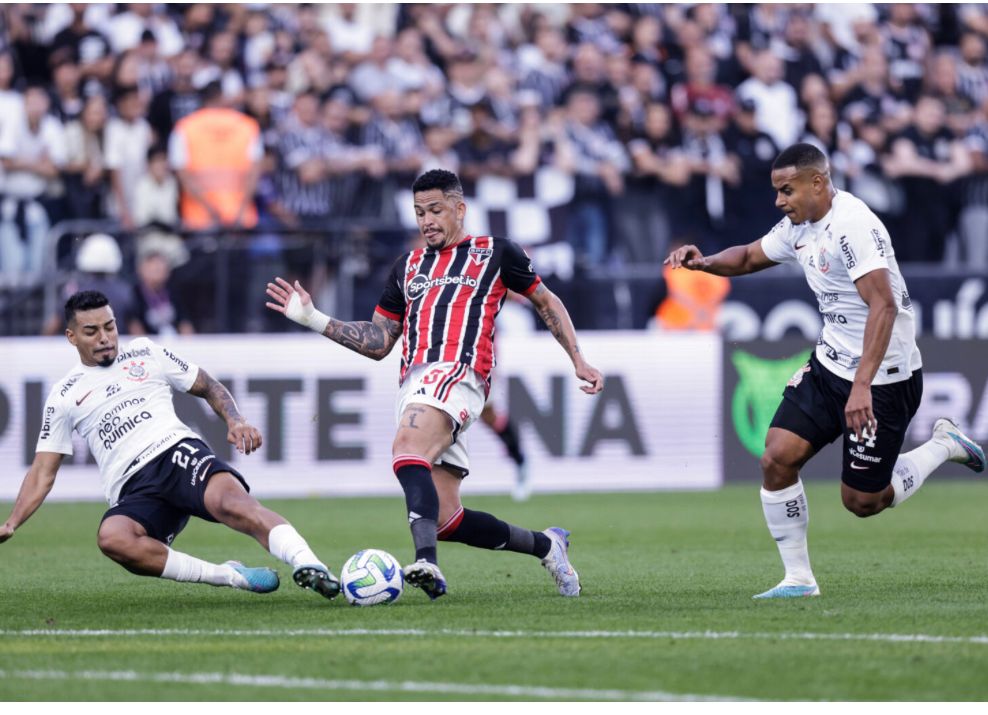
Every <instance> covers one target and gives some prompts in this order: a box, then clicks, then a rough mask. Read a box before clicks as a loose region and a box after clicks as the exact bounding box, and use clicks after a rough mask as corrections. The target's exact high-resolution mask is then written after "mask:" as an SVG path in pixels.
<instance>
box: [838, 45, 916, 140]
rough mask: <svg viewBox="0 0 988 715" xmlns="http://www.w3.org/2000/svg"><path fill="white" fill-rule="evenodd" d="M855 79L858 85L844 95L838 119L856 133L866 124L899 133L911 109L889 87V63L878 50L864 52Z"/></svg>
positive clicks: (901, 96) (868, 49) (869, 48)
mask: <svg viewBox="0 0 988 715" xmlns="http://www.w3.org/2000/svg"><path fill="white" fill-rule="evenodd" d="M857 77H858V81H857V83H856V84H855V85H854V86H853V87H851V88H850V89H849V90H848V91H847V93H846V94H845V95H844V98H843V104H842V105H841V117H842V118H843V119H846V120H847V121H848V122H850V123H851V126H853V127H854V128H855V129H856V130H860V129H861V127H862V126H863V125H865V124H881V126H882V128H883V129H885V131H888V132H899V131H902V130H903V129H904V128H905V127H906V125H907V124H908V122H909V118H910V114H911V111H910V105H909V102H908V100H907V99H906V98H905V96H904V95H902V94H901V92H899V91H897V90H896V89H894V88H893V87H892V86H891V85H890V84H889V72H888V62H887V61H886V59H885V55H884V53H883V52H882V49H881V48H880V47H878V46H869V47H866V48H865V49H864V51H863V52H862V55H861V67H860V68H859V70H858V72H857Z"/></svg>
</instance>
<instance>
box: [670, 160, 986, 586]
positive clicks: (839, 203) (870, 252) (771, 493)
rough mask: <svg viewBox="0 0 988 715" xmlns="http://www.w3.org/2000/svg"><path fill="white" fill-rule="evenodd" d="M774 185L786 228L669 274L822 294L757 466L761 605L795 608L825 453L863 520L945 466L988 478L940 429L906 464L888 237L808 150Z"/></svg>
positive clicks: (913, 394)
mask: <svg viewBox="0 0 988 715" xmlns="http://www.w3.org/2000/svg"><path fill="white" fill-rule="evenodd" d="M771 178H772V186H773V187H774V188H775V190H776V192H777V193H776V201H775V205H776V206H777V207H778V208H779V209H781V210H782V212H783V213H784V214H786V217H785V218H784V219H782V221H780V222H779V223H778V224H777V225H776V226H775V227H774V228H773V229H772V230H771V231H770V232H769V233H768V234H767V235H765V236H763V237H762V238H760V239H758V240H757V241H755V242H754V243H750V244H748V245H742V246H734V247H732V248H728V249H726V250H724V251H721V252H720V253H717V254H716V255H713V256H707V257H704V256H703V254H702V253H701V252H700V251H699V249H697V247H696V246H683V247H682V248H679V249H677V250H676V251H674V252H673V253H672V254H670V256H669V258H667V259H666V263H668V264H670V265H671V266H672V267H673V268H688V269H690V270H700V271H706V272H708V273H714V274H717V275H722V276H739V275H744V274H747V273H754V272H755V271H760V270H762V269H764V268H768V267H770V266H774V265H776V264H778V263H783V262H793V263H798V264H799V265H800V266H801V267H802V269H803V271H804V273H805V274H806V280H807V282H808V283H809V285H810V288H811V289H812V290H813V292H814V293H815V294H816V297H817V301H818V303H819V306H820V314H821V315H822V317H823V332H822V333H821V335H820V338H819V340H818V342H817V348H816V351H815V353H814V354H813V355H812V356H811V357H810V360H809V362H808V363H807V364H806V365H805V366H804V367H802V368H800V369H799V370H798V371H797V372H796V374H795V375H793V377H792V379H791V380H790V381H789V384H788V386H787V387H786V388H785V391H784V392H783V399H782V404H781V405H780V406H779V409H778V411H777V412H776V413H775V417H774V418H773V420H772V424H771V427H770V428H769V431H768V435H767V437H766V440H765V452H764V454H763V455H762V459H761V467H762V473H763V476H764V481H763V485H762V490H761V497H762V509H763V511H764V513H765V521H766V522H767V523H768V528H769V532H770V533H771V534H772V537H773V538H774V539H775V541H776V542H777V544H778V547H779V553H780V555H781V556H782V563H783V565H784V566H785V569H786V575H785V578H784V579H783V580H782V582H781V583H779V584H778V585H777V586H776V587H774V588H772V589H769V590H768V591H765V592H764V593H760V594H758V595H756V596H755V598H792V597H799V596H817V595H819V593H820V589H819V587H818V586H817V582H816V578H815V577H814V575H813V571H812V569H811V568H810V559H809V552H808V550H807V545H806V529H807V524H808V511H807V504H806V497H805V495H804V493H803V485H802V482H801V481H800V479H799V470H800V469H801V468H802V466H803V465H804V464H806V462H807V461H808V460H809V459H810V458H811V457H812V456H813V455H814V454H816V453H817V452H818V451H819V450H820V449H821V448H822V447H823V446H825V445H826V444H828V443H830V442H833V441H834V440H835V439H837V438H838V437H841V436H843V456H844V462H843V470H842V474H841V481H842V484H841V498H842V500H843V502H844V506H845V507H846V508H847V509H848V510H849V511H851V512H852V513H854V514H856V515H857V516H861V517H867V516H873V515H875V514H878V513H879V512H881V511H883V510H885V509H887V508H888V507H894V506H898V505H899V504H901V503H902V502H904V501H905V500H906V499H908V498H909V497H911V496H912V495H913V494H915V493H916V492H917V491H918V490H919V488H920V487H921V486H922V485H923V482H924V481H925V480H926V478H927V477H929V476H930V474H932V473H933V471H934V470H935V469H936V468H937V467H939V466H940V465H941V464H943V463H944V462H946V461H952V462H959V463H962V464H966V465H967V466H968V467H970V468H971V469H972V470H974V471H976V472H981V471H984V469H985V453H984V451H983V450H982V448H981V447H980V446H979V445H977V444H975V443H974V442H973V441H972V440H971V439H969V438H968V437H967V436H966V435H964V433H963V432H961V431H960V429H959V428H958V426H957V425H956V424H954V423H953V422H952V421H950V420H948V419H940V420H937V422H936V424H935V425H934V427H933V436H932V438H931V439H930V440H929V441H928V442H926V443H924V444H922V445H920V446H919V447H917V448H916V449H914V450H912V451H911V452H907V453H905V454H899V449H900V448H901V447H902V443H903V440H904V439H905V435H906V429H907V427H908V426H909V421H910V420H911V419H912V417H913V415H914V414H915V413H916V409H917V408H918V407H919V402H920V397H921V396H922V393H923V375H922V369H921V366H922V360H921V358H920V354H919V349H918V348H917V347H916V338H915V334H916V326H915V318H914V316H913V309H912V304H911V303H910V300H909V293H908V291H907V290H906V284H905V282H904V281H903V279H902V274H901V273H900V272H899V266H898V263H897V262H896V260H895V252H894V250H893V249H892V241H891V239H890V237H889V235H888V231H886V229H885V226H883V225H882V222H881V221H880V220H879V219H878V217H877V216H875V214H874V213H872V212H871V210H870V209H869V208H868V207H867V206H866V205H865V204H864V202H862V201H861V200H860V199H858V198H856V197H854V196H852V195H851V194H849V193H847V192H845V191H837V190H835V189H834V187H833V184H832V183H831V181H830V171H829V166H828V162H827V158H826V157H825V156H824V155H823V153H822V152H821V151H820V150H819V149H817V148H816V147H814V146H812V145H810V144H795V145H793V146H791V147H789V148H788V149H786V150H784V151H783V152H782V153H781V154H779V156H778V158H776V160H775V163H774V164H773V166H772V177H771Z"/></svg>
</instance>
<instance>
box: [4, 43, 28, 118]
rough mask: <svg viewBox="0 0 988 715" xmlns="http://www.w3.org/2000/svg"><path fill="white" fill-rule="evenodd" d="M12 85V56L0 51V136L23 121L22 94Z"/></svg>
mask: <svg viewBox="0 0 988 715" xmlns="http://www.w3.org/2000/svg"><path fill="white" fill-rule="evenodd" d="M13 85H14V58H13V57H11V55H10V52H5V51H0V137H3V135H4V134H5V133H6V132H8V131H10V130H11V128H12V127H17V126H19V125H20V124H21V123H22V122H23V121H24V95H23V94H21V93H20V92H18V91H17V90H16V89H14V87H13Z"/></svg>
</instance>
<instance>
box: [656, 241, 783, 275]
mask: <svg viewBox="0 0 988 715" xmlns="http://www.w3.org/2000/svg"><path fill="white" fill-rule="evenodd" d="M664 263H665V265H668V266H672V267H673V268H688V269H689V270H691V271H704V272H706V273H713V274H714V275H718V276H743V275H747V274H748V273H755V272H757V271H761V270H764V269H765V268H770V267H772V266H775V265H778V264H777V263H776V262H775V261H773V260H771V259H770V258H769V257H768V256H766V255H765V251H764V250H763V249H762V240H761V239H758V240H757V241H752V242H751V243H749V244H747V245H744V246H731V247H730V248H725V249H724V250H723V251H721V252H720V253H715V254H714V255H712V256H704V255H703V253H701V252H700V249H699V248H697V247H696V246H692V245H687V246H680V247H679V248H677V249H676V250H675V251H673V252H672V253H670V254H669V257H668V258H666V259H665V261H664Z"/></svg>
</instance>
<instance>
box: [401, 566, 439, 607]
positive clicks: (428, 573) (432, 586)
mask: <svg viewBox="0 0 988 715" xmlns="http://www.w3.org/2000/svg"><path fill="white" fill-rule="evenodd" d="M403 570H404V572H405V582H406V583H410V584H412V585H413V586H415V587H416V588H421V589H422V590H423V591H425V593H426V595H427V596H428V597H429V598H431V599H432V600H433V601H435V600H436V599H437V598H439V597H440V596H442V595H443V594H444V593H446V579H445V577H444V576H443V572H442V571H440V570H439V567H438V566H436V564H433V563H429V562H428V561H426V560H425V559H419V560H418V561H416V562H415V563H414V564H409V565H408V566H406V567H405V568H404V569H403Z"/></svg>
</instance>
